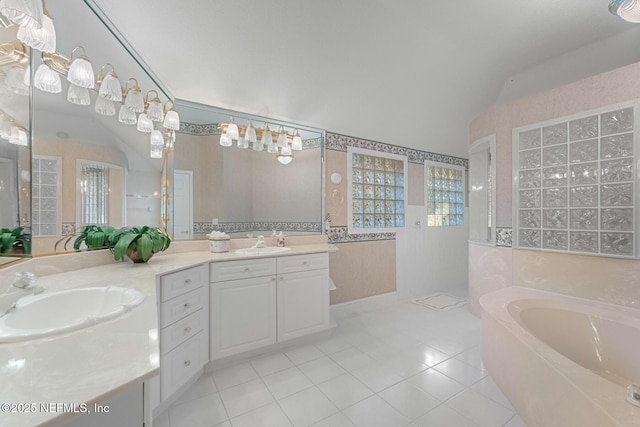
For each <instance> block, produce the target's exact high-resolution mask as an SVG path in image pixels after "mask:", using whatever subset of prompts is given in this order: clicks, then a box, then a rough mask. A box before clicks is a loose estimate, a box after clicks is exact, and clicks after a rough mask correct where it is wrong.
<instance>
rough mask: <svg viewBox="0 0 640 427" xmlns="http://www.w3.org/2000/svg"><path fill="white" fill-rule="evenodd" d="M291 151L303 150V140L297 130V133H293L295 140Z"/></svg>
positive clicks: (292, 142)
mask: <svg viewBox="0 0 640 427" xmlns="http://www.w3.org/2000/svg"><path fill="white" fill-rule="evenodd" d="M291 149H292V150H296V151H300V150H302V138H300V134H299V133H298V129H296V131H295V132H294V133H293V140H292V141H291Z"/></svg>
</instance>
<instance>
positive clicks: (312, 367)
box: [298, 356, 346, 384]
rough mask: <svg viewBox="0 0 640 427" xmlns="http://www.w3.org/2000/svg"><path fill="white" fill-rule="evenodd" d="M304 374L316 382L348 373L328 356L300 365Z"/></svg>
mask: <svg viewBox="0 0 640 427" xmlns="http://www.w3.org/2000/svg"><path fill="white" fill-rule="evenodd" d="M298 368H299V369H300V370H301V371H302V373H303V374H305V375H306V377H307V378H309V379H310V380H311V382H312V383H314V384H319V383H323V382H325V381H328V380H330V379H331V378H335V377H337V376H339V375H342V374H344V373H346V371H345V370H344V369H343V368H342V367H341V366H340V365H338V364H337V363H336V362H334V361H333V360H331V359H330V358H329V357H328V356H324V357H321V358H320V359H316V360H312V361H311V362H307V363H303V364H302V365H300V366H298Z"/></svg>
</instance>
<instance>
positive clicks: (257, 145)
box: [251, 141, 264, 151]
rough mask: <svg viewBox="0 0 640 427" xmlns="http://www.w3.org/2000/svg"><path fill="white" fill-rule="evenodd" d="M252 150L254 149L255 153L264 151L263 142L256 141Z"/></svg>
mask: <svg viewBox="0 0 640 427" xmlns="http://www.w3.org/2000/svg"><path fill="white" fill-rule="evenodd" d="M251 148H252V149H253V151H263V150H264V144H263V143H262V141H256V142H254V143H253V145H252V146H251Z"/></svg>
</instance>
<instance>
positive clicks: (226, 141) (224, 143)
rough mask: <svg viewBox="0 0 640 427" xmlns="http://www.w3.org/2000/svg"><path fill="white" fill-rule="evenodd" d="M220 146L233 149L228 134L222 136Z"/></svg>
mask: <svg viewBox="0 0 640 427" xmlns="http://www.w3.org/2000/svg"><path fill="white" fill-rule="evenodd" d="M220 145H222V146H223V147H231V145H233V142H232V141H231V138H229V136H228V135H227V134H226V133H223V134H222V135H220Z"/></svg>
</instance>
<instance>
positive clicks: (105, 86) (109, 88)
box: [97, 63, 122, 102]
mask: <svg viewBox="0 0 640 427" xmlns="http://www.w3.org/2000/svg"><path fill="white" fill-rule="evenodd" d="M106 67H111V71H109V72H108V73H107V74H106V75H105V74H103V73H104V71H105V68H106ZM97 80H98V84H99V85H100V90H98V96H101V97H102V98H104V99H108V100H109V101H115V102H122V86H120V80H118V75H117V74H116V72H115V70H114V69H113V65H111V64H109V63H107V64H104V65H103V66H102V68H101V69H100V75H99V76H98V79H97Z"/></svg>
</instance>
